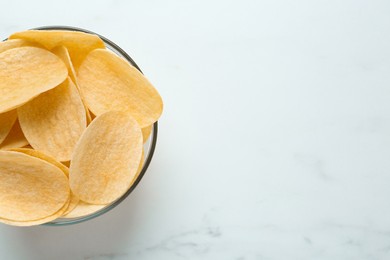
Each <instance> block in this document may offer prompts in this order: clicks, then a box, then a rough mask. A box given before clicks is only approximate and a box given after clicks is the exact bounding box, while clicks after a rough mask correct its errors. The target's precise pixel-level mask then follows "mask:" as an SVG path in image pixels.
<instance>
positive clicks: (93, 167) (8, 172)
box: [0, 30, 163, 226]
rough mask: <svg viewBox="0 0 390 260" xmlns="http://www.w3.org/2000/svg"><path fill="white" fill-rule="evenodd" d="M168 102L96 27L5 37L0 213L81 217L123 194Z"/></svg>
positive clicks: (24, 221) (23, 217)
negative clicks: (107, 43)
mask: <svg viewBox="0 0 390 260" xmlns="http://www.w3.org/2000/svg"><path fill="white" fill-rule="evenodd" d="M162 108H163V102H162V99H161V97H160V95H159V93H158V92H157V90H156V89H155V88H154V87H153V86H152V85H151V84H150V82H149V81H148V80H147V79H146V78H145V77H144V76H143V75H142V74H141V73H140V72H139V71H138V70H137V69H136V68H135V67H133V66H132V65H130V64H129V63H128V61H126V60H125V59H123V58H121V57H119V56H117V55H116V54H115V53H113V52H112V51H110V50H108V49H106V48H105V44H104V42H103V41H102V40H101V39H100V38H99V37H98V36H96V35H93V34H87V33H83V32H78V31H62V30H29V31H23V32H18V33H14V34H12V35H11V36H10V37H9V39H8V40H6V41H4V42H0V222H3V223H6V224H10V225H16V226H32V225H39V224H42V223H46V222H50V221H52V220H54V219H57V218H75V217H80V216H84V215H88V214H91V213H93V212H96V211H98V210H100V209H102V208H104V207H105V206H106V205H108V204H110V203H112V202H114V201H115V200H117V199H118V198H120V197H121V196H122V195H123V194H124V193H125V192H126V191H127V190H128V189H129V188H130V187H131V185H132V184H133V183H134V181H135V180H136V178H137V176H138V174H139V173H140V171H141V170H142V165H143V144H144V143H145V142H146V140H147V139H148V138H149V135H150V133H151V130H152V125H153V124H154V123H155V122H156V121H157V120H158V118H159V117H160V115H161V113H162Z"/></svg>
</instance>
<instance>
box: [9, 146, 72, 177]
mask: <svg viewBox="0 0 390 260" xmlns="http://www.w3.org/2000/svg"><path fill="white" fill-rule="evenodd" d="M9 151H12V152H19V153H24V154H27V155H30V156H33V157H36V158H39V159H42V160H44V161H46V162H48V163H50V164H53V165H54V166H56V167H58V168H60V170H61V171H62V172H63V173H64V174H65V175H66V177H68V176H69V168H68V167H66V166H65V165H63V164H62V163H60V162H59V161H57V160H56V159H55V158H53V157H51V156H49V155H47V154H45V153H43V152H41V151H38V150H34V149H29V148H11V149H9Z"/></svg>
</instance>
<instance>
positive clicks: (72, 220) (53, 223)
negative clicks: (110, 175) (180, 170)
mask: <svg viewBox="0 0 390 260" xmlns="http://www.w3.org/2000/svg"><path fill="white" fill-rule="evenodd" d="M29 30H66V31H78V32H84V33H89V34H94V35H97V36H98V37H99V38H101V39H102V40H103V42H104V43H105V44H106V45H108V47H109V49H110V47H111V48H112V49H113V50H114V51H115V52H117V53H119V54H120V55H121V56H122V57H123V58H125V59H126V60H127V61H128V62H130V64H131V65H132V66H134V67H135V68H136V69H137V70H139V71H140V72H141V73H142V74H143V72H142V71H141V69H140V68H139V67H138V65H137V63H135V61H134V60H133V59H132V58H131V57H130V55H129V54H127V53H126V52H125V51H124V50H123V49H122V48H120V47H119V46H118V45H117V44H115V43H114V42H112V41H111V40H109V39H108V38H106V37H104V36H102V35H100V34H98V33H95V32H93V31H90V30H86V29H83V28H79V27H73V26H65V25H50V26H40V27H35V28H32V29H29ZM5 40H7V39H5ZM157 133H158V121H156V122H155V123H154V124H153V129H152V134H151V136H150V137H149V139H150V138H151V141H150V143H149V151H148V154H147V156H146V158H145V161H144V165H143V167H142V170H141V172H140V174H139V175H138V177H137V179H136V180H135V181H134V183H133V184H132V185H131V186H130V188H129V189H128V190H127V191H126V192H125V193H124V194H123V195H122V196H121V197H120V198H118V199H117V200H116V201H114V202H113V203H111V204H109V205H107V206H106V207H104V208H102V209H100V210H98V211H96V212H94V213H91V214H89V215H86V216H81V217H77V218H69V219H66V218H59V219H57V220H53V221H50V222H48V223H44V224H41V225H43V226H65V225H72V224H78V223H82V222H84V221H88V220H91V219H94V218H96V217H99V216H101V215H103V214H105V213H107V212H109V211H110V210H112V209H113V208H115V207H116V206H118V205H119V204H120V203H121V202H122V201H123V200H125V199H126V198H127V197H128V196H129V195H130V193H131V192H132V191H133V190H134V189H135V188H136V187H137V186H138V184H139V183H140V181H141V180H142V178H143V176H144V175H145V173H146V171H147V169H148V167H149V165H150V162H151V161H152V158H153V155H154V152H155V149H156V144H157Z"/></svg>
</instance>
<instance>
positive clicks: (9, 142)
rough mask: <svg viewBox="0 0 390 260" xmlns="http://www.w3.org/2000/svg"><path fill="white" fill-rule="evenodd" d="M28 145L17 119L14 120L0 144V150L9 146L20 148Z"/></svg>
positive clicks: (9, 147)
mask: <svg viewBox="0 0 390 260" xmlns="http://www.w3.org/2000/svg"><path fill="white" fill-rule="evenodd" d="M27 145H28V141H27V139H26V137H24V134H23V132H22V129H20V124H19V120H16V122H15V124H14V125H13V127H12V129H11V131H10V132H9V134H8V136H7V137H6V138H5V140H4V141H3V142H2V143H1V145H0V150H8V149H11V148H20V147H24V146H27Z"/></svg>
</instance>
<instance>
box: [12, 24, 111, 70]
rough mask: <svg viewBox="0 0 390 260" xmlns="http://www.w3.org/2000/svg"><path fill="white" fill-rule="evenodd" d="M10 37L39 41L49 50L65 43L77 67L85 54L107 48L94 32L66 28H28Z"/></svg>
mask: <svg viewBox="0 0 390 260" xmlns="http://www.w3.org/2000/svg"><path fill="white" fill-rule="evenodd" d="M9 39H23V40H27V41H31V42H37V43H39V44H41V45H43V46H44V47H45V48H47V49H48V50H51V49H53V48H54V47H56V46H60V45H63V46H65V47H66V48H67V49H68V50H69V54H70V57H71V59H72V62H73V65H74V67H75V68H76V69H77V68H78V66H79V65H80V64H81V62H82V61H83V60H84V58H85V56H86V55H87V54H88V53H89V52H90V51H92V50H94V49H97V48H105V45H104V42H103V41H102V40H101V39H100V38H99V37H98V36H96V35H94V34H88V33H83V32H76V31H65V30H28V31H23V32H17V33H14V34H12V35H11V36H10V37H9Z"/></svg>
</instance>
